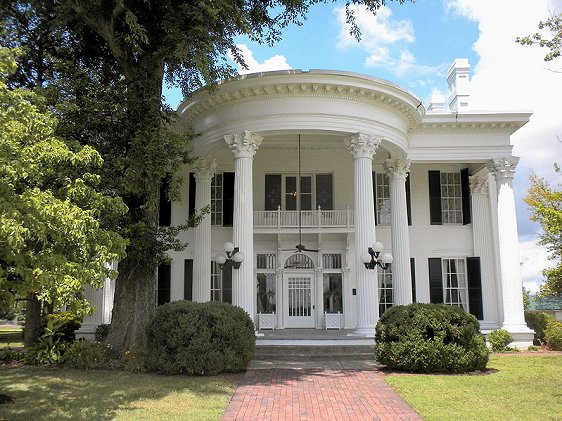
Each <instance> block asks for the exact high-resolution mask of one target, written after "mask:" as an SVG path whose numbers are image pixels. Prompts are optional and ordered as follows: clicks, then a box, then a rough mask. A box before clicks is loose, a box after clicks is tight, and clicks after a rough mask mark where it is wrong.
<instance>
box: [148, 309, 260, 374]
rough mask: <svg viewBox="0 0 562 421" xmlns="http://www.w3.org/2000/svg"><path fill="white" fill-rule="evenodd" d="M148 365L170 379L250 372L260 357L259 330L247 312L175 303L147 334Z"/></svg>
mask: <svg viewBox="0 0 562 421" xmlns="http://www.w3.org/2000/svg"><path fill="white" fill-rule="evenodd" d="M147 335H148V338H147V348H146V359H145V363H146V366H147V368H148V369H150V370H157V371H161V372H163V373H166V374H176V373H187V374H217V373H220V372H223V371H239V370H244V369H245V368H246V367H247V365H248V363H249V362H250V360H251V358H252V357H253V355H254V348H255V344H256V337H255V333H254V324H253V323H252V320H251V319H250V317H249V316H248V314H247V313H246V312H245V311H244V310H243V309H241V308H239V307H235V306H232V305H230V304H224V303H219V302H208V303H195V302H190V301H175V302H171V303H167V304H164V305H162V306H160V307H158V308H157V309H156V313H155V315H154V317H153V318H152V320H151V321H150V322H149V325H148V328H147Z"/></svg>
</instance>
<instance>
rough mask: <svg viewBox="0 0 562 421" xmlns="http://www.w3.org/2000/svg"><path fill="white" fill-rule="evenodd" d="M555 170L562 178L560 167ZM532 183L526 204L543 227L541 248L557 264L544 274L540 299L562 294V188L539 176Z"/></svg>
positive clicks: (532, 177) (531, 177)
mask: <svg viewBox="0 0 562 421" xmlns="http://www.w3.org/2000/svg"><path fill="white" fill-rule="evenodd" d="M554 169H555V171H556V173H557V174H558V175H561V169H560V167H559V166H558V165H556V164H555V165H554ZM530 181H531V187H530V188H529V191H528V193H527V196H526V197H525V202H526V203H527V205H528V206H529V209H530V210H531V212H532V215H531V220H533V221H537V222H538V223H539V224H540V225H541V228H542V233H541V234H540V241H539V244H542V245H545V246H547V250H548V252H549V259H550V260H552V261H553V262H554V267H550V268H547V269H544V270H543V271H542V274H543V275H544V276H545V278H546V281H545V282H544V283H543V284H542V285H541V286H540V291H539V295H540V296H543V297H544V296H549V295H555V294H562V190H561V189H560V184H558V187H559V188H558V189H556V188H554V187H552V186H550V184H549V183H548V182H547V181H546V180H544V179H543V178H540V177H539V176H537V175H536V174H531V176H530Z"/></svg>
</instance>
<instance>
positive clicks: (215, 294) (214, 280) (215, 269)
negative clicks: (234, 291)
mask: <svg viewBox="0 0 562 421" xmlns="http://www.w3.org/2000/svg"><path fill="white" fill-rule="evenodd" d="M211 301H219V302H222V270H221V269H220V267H219V264H218V263H217V262H215V261H211Z"/></svg>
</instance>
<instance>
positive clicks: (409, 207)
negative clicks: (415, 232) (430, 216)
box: [406, 173, 412, 225]
mask: <svg viewBox="0 0 562 421" xmlns="http://www.w3.org/2000/svg"><path fill="white" fill-rule="evenodd" d="M406 211H407V213H408V225H412V198H411V196H410V174H409V173H408V174H406Z"/></svg>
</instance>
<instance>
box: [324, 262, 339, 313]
mask: <svg viewBox="0 0 562 421" xmlns="http://www.w3.org/2000/svg"><path fill="white" fill-rule="evenodd" d="M322 268H323V269H324V275H323V278H324V279H323V281H324V283H323V286H324V288H323V299H324V312H326V313H343V276H342V272H341V268H342V257H341V253H326V254H323V255H322Z"/></svg>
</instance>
